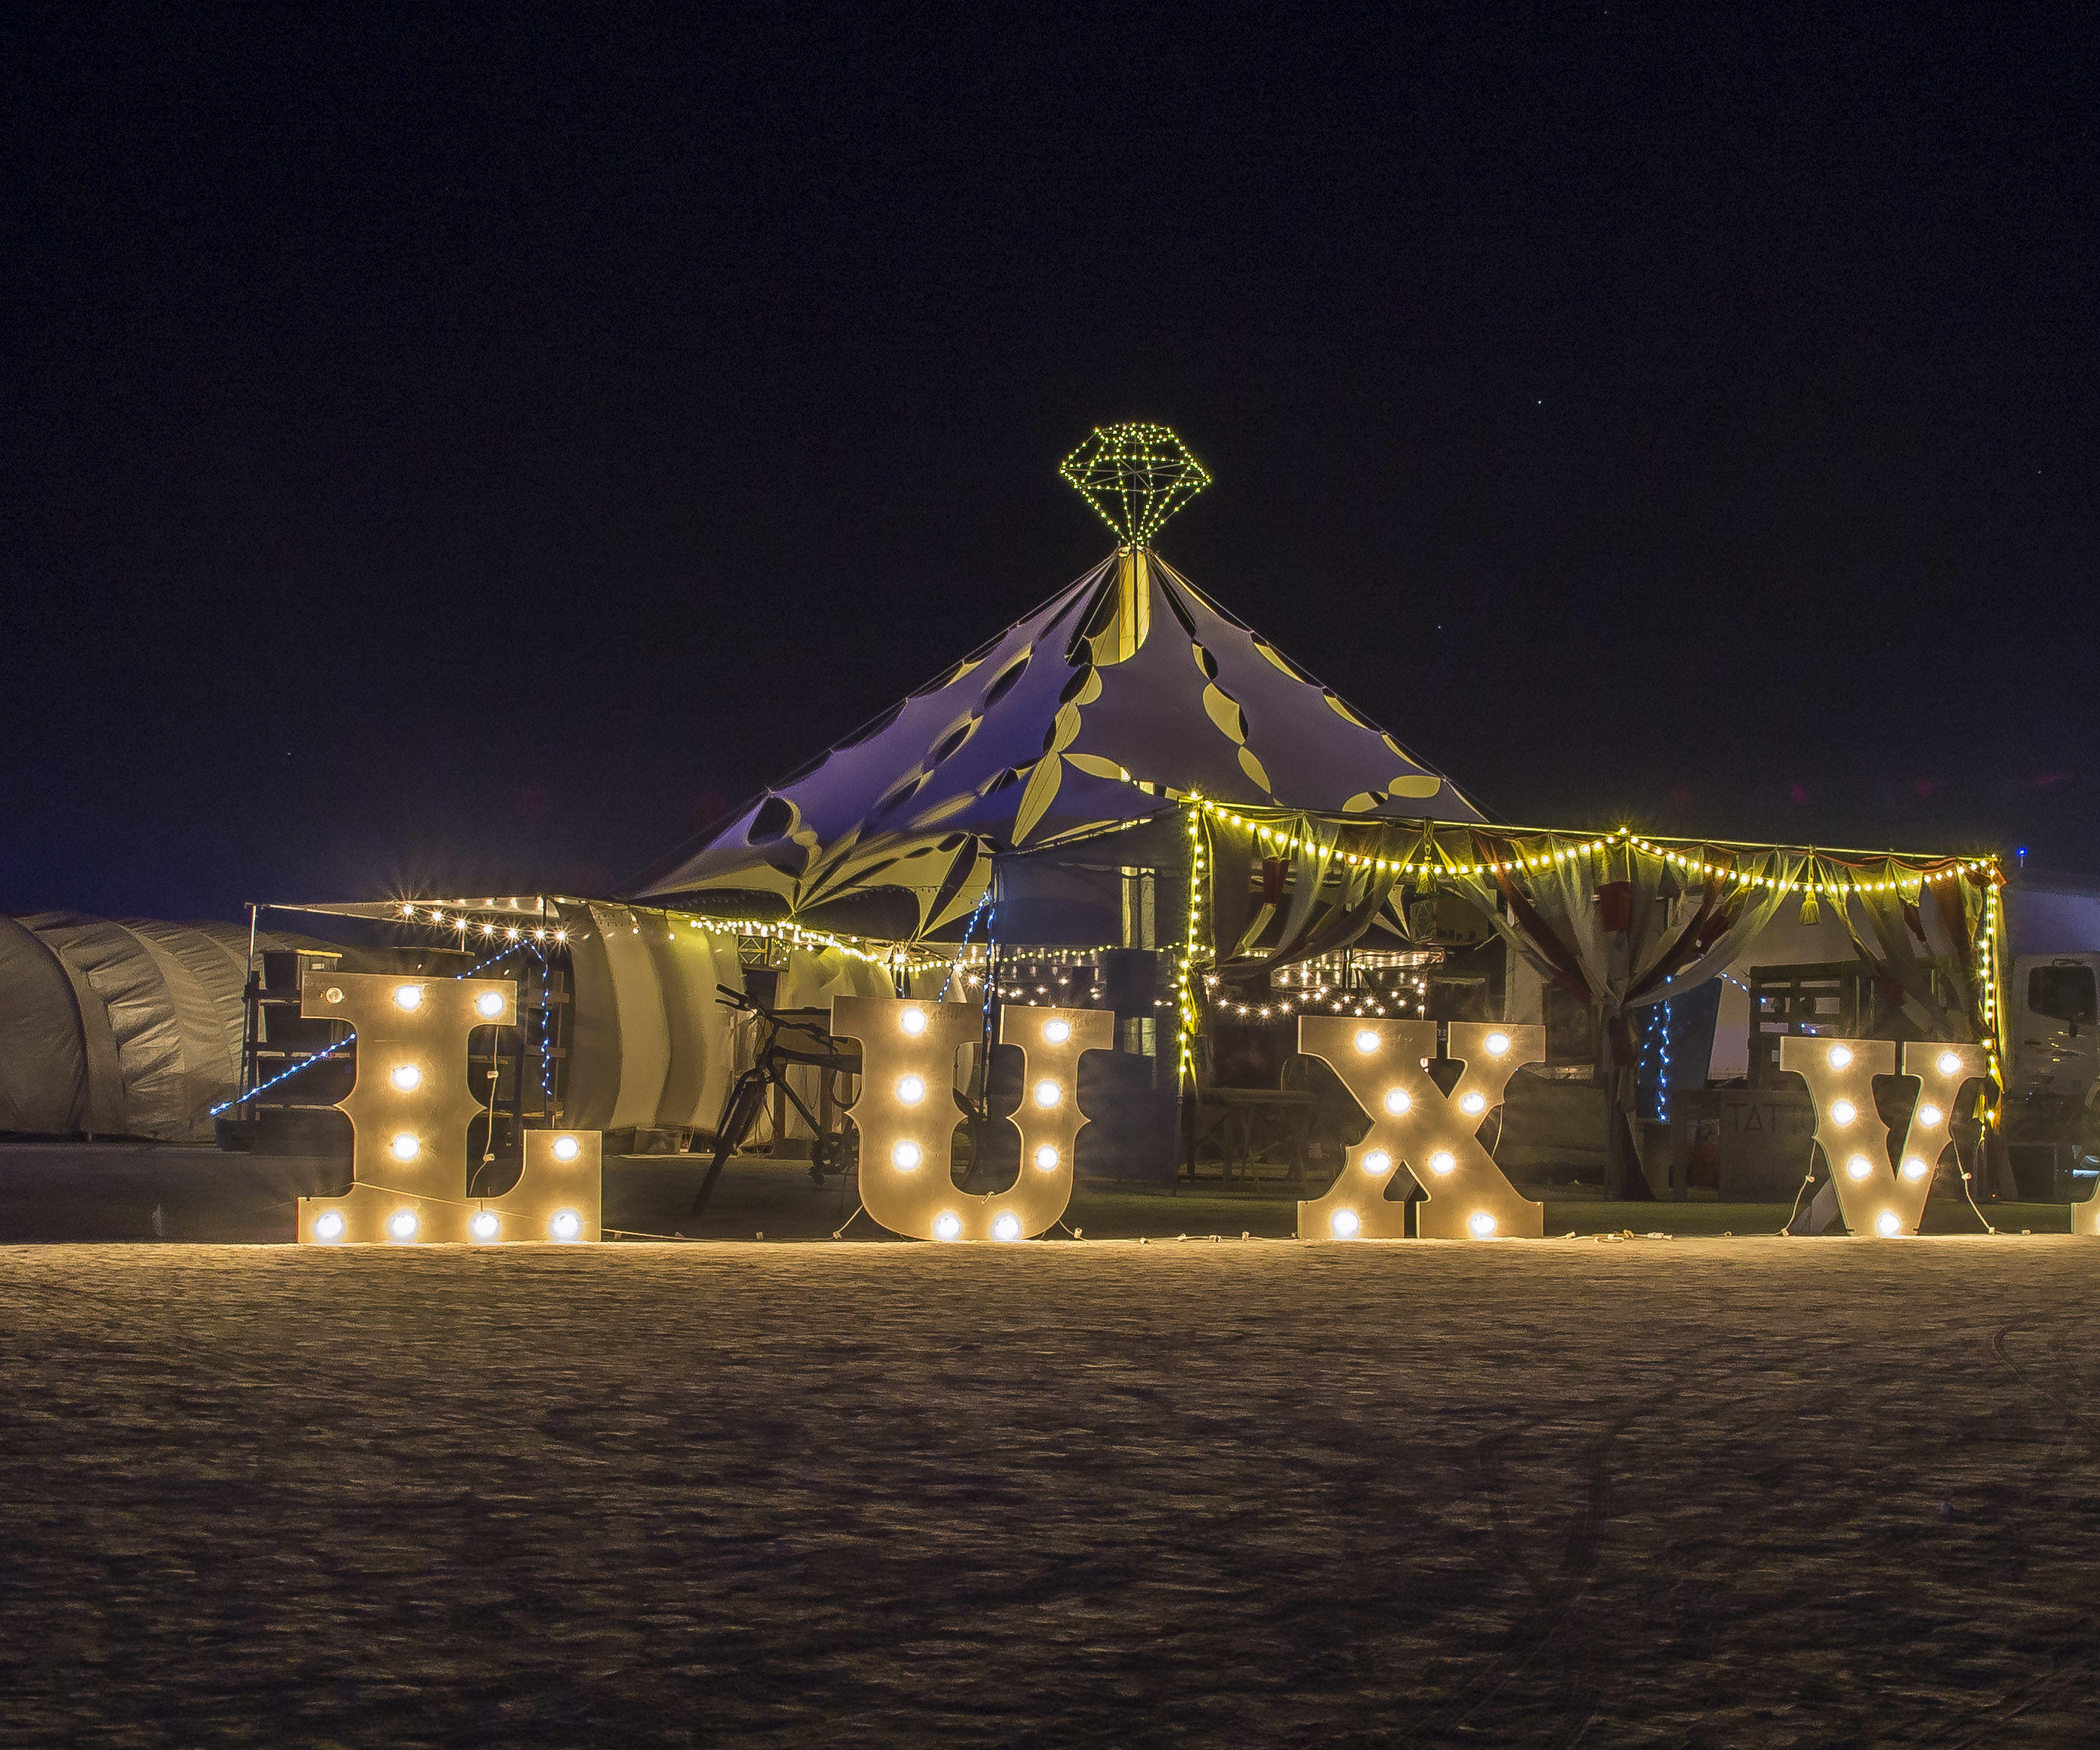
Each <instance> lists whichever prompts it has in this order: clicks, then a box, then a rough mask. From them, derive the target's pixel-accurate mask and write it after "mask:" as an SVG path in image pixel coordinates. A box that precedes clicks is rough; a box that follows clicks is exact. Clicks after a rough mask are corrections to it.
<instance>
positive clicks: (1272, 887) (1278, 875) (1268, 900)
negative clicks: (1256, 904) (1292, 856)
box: [1261, 857, 1290, 906]
mask: <svg viewBox="0 0 2100 1750" xmlns="http://www.w3.org/2000/svg"><path fill="white" fill-rule="evenodd" d="M1289 869H1290V864H1289V863H1288V862H1286V861H1285V860H1284V859H1283V858H1282V857H1264V858H1262V860H1261V898H1262V903H1263V904H1264V905H1267V906H1280V905H1282V903H1283V877H1284V875H1285V873H1286V871H1288V870H1289Z"/></svg>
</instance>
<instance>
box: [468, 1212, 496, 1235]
mask: <svg viewBox="0 0 2100 1750" xmlns="http://www.w3.org/2000/svg"><path fill="white" fill-rule="evenodd" d="M502 1225H503V1223H501V1222H500V1221H498V1220H497V1219H496V1211H495V1210H483V1211H482V1212H481V1213H480V1214H478V1215H476V1216H475V1217H474V1219H473V1220H472V1221H470V1222H469V1223H467V1228H468V1229H469V1231H470V1232H472V1233H473V1235H474V1238H476V1239H477V1240H492V1239H494V1238H495V1237H496V1229H497V1228H501V1226H502Z"/></svg>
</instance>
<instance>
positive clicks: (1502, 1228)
mask: <svg viewBox="0 0 2100 1750" xmlns="http://www.w3.org/2000/svg"><path fill="white" fill-rule="evenodd" d="M1450 1029H1451V1031H1450V1039H1451V1056H1452V1057H1454V1059H1457V1060H1458V1061H1459V1063H1460V1064H1461V1065H1462V1068H1461V1069H1460V1071H1459V1074H1458V1081H1457V1082H1455V1083H1454V1084H1453V1086H1452V1089H1451V1091H1450V1092H1449V1094H1448V1095H1447V1094H1446V1093H1445V1091H1443V1089H1441V1088H1440V1087H1438V1086H1437V1085H1436V1081H1435V1079H1434V1078H1432V1076H1431V1075H1430V1073H1429V1071H1428V1069H1427V1060H1429V1059H1432V1058H1434V1057H1435V1056H1436V1022H1435V1021H1433V1020H1352V1019H1349V1018H1348V1017H1345V1016H1335V1015H1304V1016H1299V1021H1298V1049H1299V1051H1302V1052H1304V1054H1305V1055H1306V1056H1308V1057H1317V1058H1321V1059H1323V1060H1325V1061H1326V1064H1327V1065H1328V1066H1329V1067H1330V1069H1333V1070H1334V1072H1335V1074H1336V1075H1338V1076H1339V1077H1340V1078H1342V1085H1343V1087H1346V1088H1348V1091H1350V1093H1352V1094H1353V1095H1355V1096H1356V1099H1357V1104H1359V1105H1361V1107H1362V1108H1363V1109H1364V1110H1365V1112H1367V1113H1370V1118H1371V1127H1370V1131H1369V1132H1368V1134H1366V1135H1365V1137H1364V1139H1363V1140H1362V1141H1361V1142H1360V1143H1358V1144H1357V1145H1356V1147H1355V1148H1352V1149H1350V1150H1349V1151H1348V1154H1347V1156H1346V1157H1345V1158H1344V1160H1343V1165H1342V1171H1341V1174H1340V1175H1339V1177H1338V1178H1337V1179H1335V1183H1334V1184H1333V1185H1332V1186H1331V1187H1330V1188H1329V1189H1328V1192H1327V1194H1326V1196H1325V1197H1316V1198H1315V1199H1313V1201H1311V1202H1309V1203H1301V1204H1299V1206H1298V1231H1299V1233H1300V1234H1301V1235H1303V1236H1304V1237H1305V1238H1307V1239H1308V1240H1314V1239H1317V1240H1326V1239H1335V1240H1398V1239H1403V1238H1405V1236H1406V1234H1407V1206H1406V1205H1405V1204H1402V1203H1396V1202H1392V1201H1388V1200H1387V1197H1386V1188H1387V1186H1389V1185H1390V1184H1392V1182H1393V1178H1394V1175H1396V1174H1397V1173H1398V1172H1399V1171H1400V1170H1401V1168H1402V1167H1403V1166H1405V1167H1406V1168H1407V1169H1408V1170H1409V1171H1410V1172H1411V1173H1412V1174H1413V1175H1414V1179H1415V1182H1416V1183H1417V1184H1419V1185H1420V1186H1421V1187H1422V1188H1423V1191H1424V1192H1426V1193H1427V1201H1423V1202H1420V1203H1418V1204H1417V1205H1416V1206H1415V1211H1416V1232H1418V1234H1419V1235H1420V1236H1421V1237H1422V1238H1423V1239H1425V1240H1497V1239H1507V1238H1524V1239H1533V1240H1535V1239H1537V1238H1538V1237H1539V1236H1541V1235H1542V1234H1543V1233H1544V1232H1546V1206H1545V1205H1544V1204H1542V1203H1534V1202H1533V1201H1531V1199H1530V1198H1529V1197H1524V1196H1522V1195H1520V1193H1519V1192H1518V1191H1517V1188H1516V1187H1515V1186H1514V1185H1512V1184H1511V1183H1510V1182H1509V1179H1508V1176H1507V1175H1506V1174H1504V1173H1503V1171H1502V1169H1501V1168H1500V1167H1499V1166H1496V1165H1495V1159H1494V1157H1493V1155H1491V1154H1489V1153H1488V1151H1487V1150H1486V1149H1485V1148H1482V1147H1481V1146H1480V1139H1479V1138H1478V1137H1477V1136H1476V1135H1475V1134H1474V1133H1475V1132H1476V1131H1478V1130H1479V1129H1480V1123H1481V1121H1482V1120H1483V1119H1485V1117H1487V1115H1488V1113H1489V1109H1491V1108H1493V1107H1495V1106H1498V1105H1500V1104H1502V1094H1503V1091H1505V1090H1506V1089H1507V1087H1509V1082H1510V1078H1511V1076H1513V1075H1515V1073H1516V1072H1517V1069H1518V1068H1519V1066H1520V1065H1524V1064H1533V1063H1537V1062H1538V1061H1539V1060H1541V1059H1542V1058H1543V1057H1544V1056H1546V1029H1544V1028H1543V1027H1507V1026H1498V1025H1490V1024H1489V1023H1487V1022H1485V1021H1470V1020H1454V1021H1453V1022H1451V1023H1450Z"/></svg>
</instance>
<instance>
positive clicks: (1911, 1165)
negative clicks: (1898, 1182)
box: [1904, 1155, 1926, 1184]
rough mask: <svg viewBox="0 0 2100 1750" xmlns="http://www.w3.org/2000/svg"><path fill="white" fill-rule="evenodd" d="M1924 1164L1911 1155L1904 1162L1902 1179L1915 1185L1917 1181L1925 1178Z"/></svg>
mask: <svg viewBox="0 0 2100 1750" xmlns="http://www.w3.org/2000/svg"><path fill="white" fill-rule="evenodd" d="M1925 1175H1926V1165H1925V1162H1922V1161H1921V1160H1919V1159H1918V1157H1917V1156H1916V1155H1913V1156H1912V1157H1910V1158H1909V1159H1908V1160H1907V1161H1905V1162H1904V1178H1905V1179H1908V1180H1910V1182H1911V1183H1912V1184H1917V1181H1918V1180H1919V1179H1922V1178H1924V1177H1925Z"/></svg>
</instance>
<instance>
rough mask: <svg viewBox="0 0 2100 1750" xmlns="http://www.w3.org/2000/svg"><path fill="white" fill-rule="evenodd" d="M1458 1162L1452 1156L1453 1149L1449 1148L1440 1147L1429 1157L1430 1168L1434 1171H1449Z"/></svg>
mask: <svg viewBox="0 0 2100 1750" xmlns="http://www.w3.org/2000/svg"><path fill="white" fill-rule="evenodd" d="M1457 1165H1458V1162H1456V1161H1454V1160H1453V1159H1452V1158H1451V1151H1450V1150H1449V1149H1448V1148H1439V1149H1438V1150H1437V1151H1436V1153H1434V1154H1432V1156H1430V1157H1429V1170H1430V1171H1431V1172H1432V1173H1448V1172H1449V1171H1450V1170H1452V1168H1454V1166H1457Z"/></svg>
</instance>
